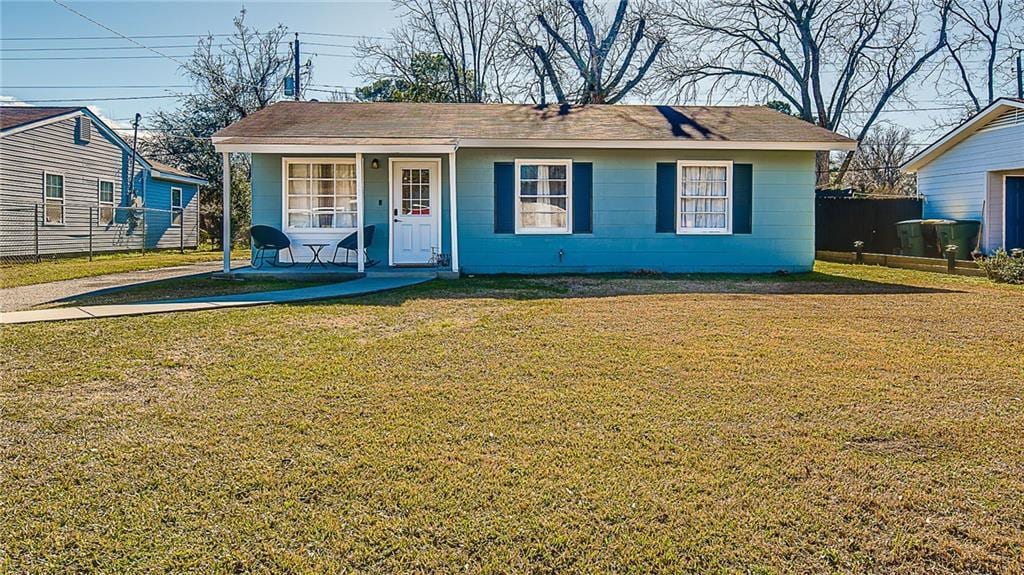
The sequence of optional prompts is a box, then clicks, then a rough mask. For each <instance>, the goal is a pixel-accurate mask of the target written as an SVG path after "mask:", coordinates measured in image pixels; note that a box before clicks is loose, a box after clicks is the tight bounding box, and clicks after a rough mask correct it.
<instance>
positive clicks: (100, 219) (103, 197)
mask: <svg viewBox="0 0 1024 575" xmlns="http://www.w3.org/2000/svg"><path fill="white" fill-rule="evenodd" d="M96 203H97V204H98V205H99V214H98V215H97V223H98V224H99V225H101V226H107V225H110V224H111V223H113V222H114V182H113V181H110V180H100V181H99V182H98V183H97V184H96Z"/></svg>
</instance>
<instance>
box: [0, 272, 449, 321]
mask: <svg viewBox="0 0 1024 575" xmlns="http://www.w3.org/2000/svg"><path fill="white" fill-rule="evenodd" d="M432 279H434V278H432V277H429V276H428V277H423V276H415V277H402V276H394V277H372V278H361V279H357V280H351V281H346V282H341V283H335V284H326V285H318V286H312V287H306V288H298V289H290V290H277V291H268V292H260V293H246V294H231V295H222V296H212V297H201V298H188V299H179V300H171V301H166V302H150V303H137V304H118V305H90V306H81V307H65V308H54V309H40V310H28V311H15V312H9V313H0V324H13V323H34V322H41V321H60V320H71V319H90V318H97V317H117V316H128V315H145V314H152V313H168V312H176V311H195V310H208V309H221V308H230V307H243V306H253V305H264V304H270V303H292V302H302V301H312V300H319V299H335V298H345V297H356V296H362V295H367V294H371V293H377V292H382V291H387V290H393V289H398V288H402V287H407V286H411V285H416V284H420V283H423V282H428V281H430V280H432Z"/></svg>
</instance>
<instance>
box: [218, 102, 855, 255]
mask: <svg viewBox="0 0 1024 575" xmlns="http://www.w3.org/2000/svg"><path fill="white" fill-rule="evenodd" d="M213 140H214V144H215V146H216V148H217V150H218V151H220V152H222V153H223V154H224V155H225V161H227V155H228V154H230V153H232V152H247V153H251V154H252V214H253V215H252V218H253V224H254V225H257V224H262V225H268V226H272V227H275V228H278V229H280V230H282V231H283V232H284V233H285V234H286V235H287V236H288V237H289V239H290V240H291V245H292V249H293V253H294V257H295V259H296V260H297V261H309V260H310V258H311V257H312V255H313V250H315V249H317V247H316V246H315V244H327V246H326V248H325V249H324V251H323V252H322V256H323V255H326V256H327V259H330V257H331V256H332V254H333V252H334V249H335V246H336V244H337V242H338V241H339V240H340V239H341V238H343V237H345V236H347V235H349V234H351V233H353V232H355V231H357V230H361V229H365V228H364V227H365V226H374V231H375V234H374V240H373V242H372V244H370V245H369V246H367V250H366V251H367V254H368V257H369V260H371V261H376V262H380V263H379V264H377V265H380V266H391V267H404V266H439V267H441V268H443V269H448V270H450V271H453V272H461V273H470V274H477V273H478V274H494V273H523V274H526V273H572V272H625V271H637V270H653V271H662V272H774V271H778V270H785V271H791V272H800V271H807V270H810V269H811V267H812V265H813V261H814V184H815V154H816V153H817V152H820V151H828V150H850V149H853V148H854V146H855V142H854V141H852V140H850V139H848V138H845V137H842V136H839V135H837V134H835V133H833V132H830V131H827V130H824V129H821V128H818V127H816V126H813V125H811V124H808V123H805V122H803V121H801V120H799V119H796V118H793V117H791V116H787V115H784V114H780V113H778V112H775V111H773V110H770V109H767V108H763V107H669V106H620V105H614V106H612V105H591V106H586V107H568V106H566V107H557V106H551V107H538V106H528V105H498V104H408V103H401V104H399V103H318V102H281V103H278V104H275V105H273V106H270V107H269V108H267V109H265V110H263V111H261V112H258V113H256V114H253V115H251V116H249V117H247V118H245V119H243V120H241V121H239V122H237V123H235V124H233V125H231V126H229V127H227V128H225V129H224V130H221V131H220V132H218V133H217V134H215V136H214V139H213ZM226 173H227V172H226ZM225 185H226V186H227V185H229V184H225ZM227 208H228V206H227V205H225V209H227ZM359 240H360V243H364V242H365V238H364V237H359ZM361 254H362V251H361V250H357V256H359V257H358V260H359V261H358V269H359V270H360V271H362V270H363V269H365V266H366V264H367V262H364V261H363V258H362V257H361ZM284 259H285V260H286V259H287V255H285V256H284Z"/></svg>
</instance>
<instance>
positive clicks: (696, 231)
mask: <svg viewBox="0 0 1024 575" xmlns="http://www.w3.org/2000/svg"><path fill="white" fill-rule="evenodd" d="M695 166H697V167H699V166H709V167H717V168H722V167H724V168H725V200H726V201H725V229H721V228H684V227H683V226H682V223H681V220H682V215H683V214H682V206H681V205H680V204H681V202H682V196H683V168H689V167H695ZM732 168H733V161H732V160H678V161H677V162H676V202H675V205H676V209H675V218H676V234H677V235H681V236H694V235H696V236H728V235H732V201H733V197H732ZM719 199H721V198H719Z"/></svg>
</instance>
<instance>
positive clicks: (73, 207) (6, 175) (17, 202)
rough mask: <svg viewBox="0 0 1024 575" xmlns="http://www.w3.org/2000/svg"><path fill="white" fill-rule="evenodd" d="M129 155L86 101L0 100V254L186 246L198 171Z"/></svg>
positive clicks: (194, 216) (194, 215) (190, 241)
mask: <svg viewBox="0 0 1024 575" xmlns="http://www.w3.org/2000/svg"><path fill="white" fill-rule="evenodd" d="M132 155H133V154H132V147H131V145H130V144H128V142H126V141H125V140H124V139H123V138H122V137H121V135H120V134H118V133H117V132H116V131H115V130H114V129H112V128H111V127H110V126H108V125H107V124H106V123H105V122H104V121H103V120H102V119H101V118H100V117H99V116H97V115H96V114H94V113H92V112H91V111H90V110H89V109H88V108H84V107H31V106H0V229H3V230H4V233H3V234H2V237H0V258H14V257H22V256H26V255H37V254H38V255H52V254H71V253H82V252H86V251H89V250H92V251H114V250H128V249H139V248H140V247H142V246H143V245H145V247H146V248H149V249H153V248H161V247H167V248H170V247H180V246H182V245H184V246H185V247H195V246H196V243H197V242H198V237H199V234H198V222H199V186H201V185H205V184H206V180H205V179H203V178H201V177H199V176H195V175H192V174H189V173H187V172H184V171H182V170H178V169H176V168H173V167H171V166H168V165H166V164H162V163H160V162H156V161H153V160H150V159H147V158H144V157H142V156H141V155H138V154H135V162H134V167H135V172H134V175H131V174H132V166H133V162H132ZM130 183H131V184H132V185H129V184H130Z"/></svg>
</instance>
